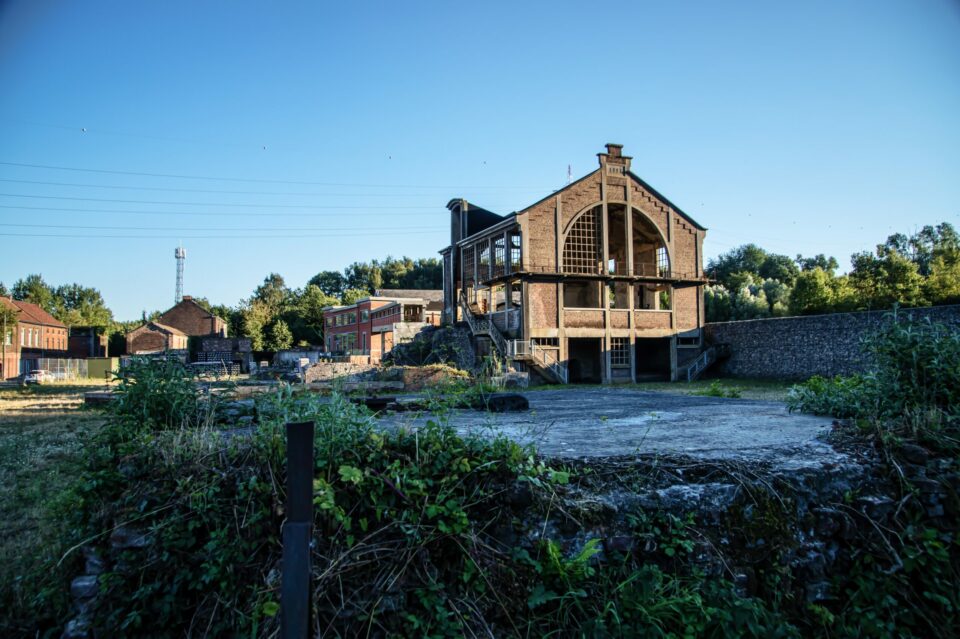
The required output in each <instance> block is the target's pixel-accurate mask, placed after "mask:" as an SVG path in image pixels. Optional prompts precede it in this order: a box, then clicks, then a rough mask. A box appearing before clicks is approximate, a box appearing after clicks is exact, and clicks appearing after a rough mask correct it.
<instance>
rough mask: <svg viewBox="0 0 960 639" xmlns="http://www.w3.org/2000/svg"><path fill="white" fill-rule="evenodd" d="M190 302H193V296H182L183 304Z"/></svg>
mask: <svg viewBox="0 0 960 639" xmlns="http://www.w3.org/2000/svg"><path fill="white" fill-rule="evenodd" d="M191 300H193V295H184V296H183V301H184V302H189V301H191Z"/></svg>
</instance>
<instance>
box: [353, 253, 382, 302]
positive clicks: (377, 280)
mask: <svg viewBox="0 0 960 639" xmlns="http://www.w3.org/2000/svg"><path fill="white" fill-rule="evenodd" d="M344 275H345V276H346V280H347V288H348V289H351V288H354V289H360V290H363V291H366V292H367V294H370V293H373V292H374V291H375V290H376V289H378V288H383V271H382V270H381V268H380V265H379V264H378V263H377V261H376V260H374V261H373V262H371V263H369V264H368V263H366V262H354V263H353V264H351V265H350V266H348V267H347V268H346V270H345V271H344ZM344 295H346V291H344Z"/></svg>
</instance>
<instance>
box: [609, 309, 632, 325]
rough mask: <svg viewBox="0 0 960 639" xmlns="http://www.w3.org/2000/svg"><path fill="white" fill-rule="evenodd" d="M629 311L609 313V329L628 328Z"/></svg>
mask: <svg viewBox="0 0 960 639" xmlns="http://www.w3.org/2000/svg"><path fill="white" fill-rule="evenodd" d="M629 326H630V311H610V328H629Z"/></svg>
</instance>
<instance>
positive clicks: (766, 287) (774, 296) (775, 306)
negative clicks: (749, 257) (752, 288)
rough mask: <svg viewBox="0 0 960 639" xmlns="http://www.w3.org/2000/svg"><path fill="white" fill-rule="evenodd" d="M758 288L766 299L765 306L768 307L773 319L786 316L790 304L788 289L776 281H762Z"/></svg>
mask: <svg viewBox="0 0 960 639" xmlns="http://www.w3.org/2000/svg"><path fill="white" fill-rule="evenodd" d="M760 287H761V288H762V289H763V293H764V295H766V297H767V304H769V305H770V314H771V315H773V316H775V317H782V316H784V315H787V314H788V312H789V311H788V305H789V303H790V290H791V289H790V287H789V286H788V285H786V284H784V283H783V282H782V281H780V280H777V279H767V280H764V281H763V283H762V284H761V285H760Z"/></svg>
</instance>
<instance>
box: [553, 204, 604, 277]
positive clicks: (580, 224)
mask: <svg viewBox="0 0 960 639" xmlns="http://www.w3.org/2000/svg"><path fill="white" fill-rule="evenodd" d="M601 210H602V209H601V208H600V207H599V206H595V207H593V208H592V209H590V210H589V211H585V212H584V213H582V214H581V215H580V217H578V218H577V220H576V221H575V222H574V223H573V225H572V226H571V227H570V230H569V231H568V232H567V239H566V240H565V241H564V243H563V272H564V273H587V274H591V275H599V274H601V273H603V270H602V268H601V267H602V262H603V249H602V247H601V245H600V242H601V241H602V236H601V234H600V216H601Z"/></svg>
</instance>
